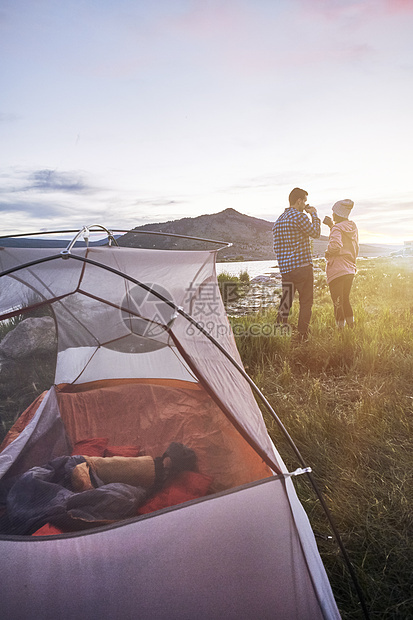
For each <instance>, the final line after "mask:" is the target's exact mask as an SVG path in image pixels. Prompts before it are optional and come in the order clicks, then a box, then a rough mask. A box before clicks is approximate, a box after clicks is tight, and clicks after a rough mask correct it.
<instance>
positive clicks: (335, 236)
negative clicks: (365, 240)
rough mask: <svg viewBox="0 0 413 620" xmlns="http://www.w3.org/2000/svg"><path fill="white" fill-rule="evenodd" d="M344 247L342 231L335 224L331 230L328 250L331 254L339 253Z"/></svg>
mask: <svg viewBox="0 0 413 620" xmlns="http://www.w3.org/2000/svg"><path fill="white" fill-rule="evenodd" d="M342 247H343V241H342V239H341V231H340V229H339V228H338V227H337V226H333V228H332V229H331V232H330V238H329V241H328V246H327V252H328V253H329V255H333V254H338V253H339V252H340V250H341V248H342Z"/></svg>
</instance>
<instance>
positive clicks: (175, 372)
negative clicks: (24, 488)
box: [0, 240, 340, 620]
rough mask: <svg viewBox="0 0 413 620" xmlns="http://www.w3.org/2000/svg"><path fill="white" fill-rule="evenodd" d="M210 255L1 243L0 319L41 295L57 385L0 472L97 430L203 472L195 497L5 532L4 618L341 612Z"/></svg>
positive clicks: (12, 472) (62, 451) (0, 605)
mask: <svg viewBox="0 0 413 620" xmlns="http://www.w3.org/2000/svg"><path fill="white" fill-rule="evenodd" d="M0 245H1V240H0ZM216 252H217V250H207V251H181V250H175V251H168V250H154V249H151V250H145V249H138V248H124V247H118V246H116V245H115V246H113V245H108V246H99V247H97V246H89V247H82V248H76V247H75V246H73V244H71V245H70V246H69V249H68V250H65V251H63V252H56V249H53V248H14V247H5V248H1V249H0V277H1V280H0V281H1V288H0V320H4V319H5V318H8V317H10V316H13V315H15V314H17V313H21V312H24V311H26V310H27V309H29V308H33V307H37V306H39V305H43V304H51V306H52V308H53V312H54V316H55V321H56V329H57V340H58V354H57V365H56V375H55V383H54V386H53V387H52V388H51V389H50V390H49V391H48V392H47V393H46V394H44V395H42V397H41V398H39V399H38V401H37V402H36V403H34V404H33V406H32V407H31V408H30V412H29V414H27V416H26V417H27V422H28V423H27V425H26V426H25V427H24V428H23V429H22V430H21V432H20V433H19V434H17V436H16V437H15V438H14V440H13V441H11V442H10V443H8V444H7V445H6V447H4V449H3V450H2V452H1V453H0V476H1V478H2V479H3V481H6V480H8V479H12V478H14V477H16V476H18V475H20V474H22V473H24V472H25V471H27V470H28V469H30V468H33V467H36V466H42V465H43V464H44V463H45V462H46V461H49V460H50V459H53V458H56V457H60V456H63V455H66V454H70V451H71V449H72V447H73V445H74V444H76V443H77V442H79V441H82V440H86V439H88V438H90V437H100V436H105V437H108V438H109V440H110V442H111V443H112V444H114V445H126V444H129V443H131V442H135V443H139V445H143V446H144V449H145V452H146V454H149V455H151V456H156V455H158V454H161V453H162V452H163V451H164V450H165V449H166V447H167V446H168V444H169V443H170V442H171V441H179V442H182V443H183V444H185V445H187V446H189V447H190V448H192V449H193V450H194V451H195V453H196V454H197V457H198V467H199V471H200V472H202V473H203V474H205V475H207V476H209V477H210V478H211V480H212V484H211V489H210V491H211V492H210V493H209V494H208V495H206V496H205V497H202V498H199V499H196V500H193V501H191V502H186V503H183V504H179V505H175V506H173V507H170V508H165V509H163V510H160V511H156V512H153V513H151V514H149V515H140V516H136V517H133V518H128V519H125V520H120V521H118V522H115V523H111V524H109V525H105V526H100V527H94V528H91V529H88V530H82V531H78V532H71V533H65V534H60V535H57V536H45V537H31V536H20V535H17V536H16V535H2V536H1V537H0V553H1V556H0V557H1V560H0V562H1V572H2V583H3V589H2V590H3V594H2V598H1V602H0V612H2V616H3V617H19V618H26V617H27V618H28V617H33V616H34V615H36V616H38V617H40V618H55V617H58V616H60V617H61V618H73V617H76V615H77V614H82V615H86V617H88V618H99V619H101V618H116V617H119V618H120V617H126V618H127V617H134V616H135V615H136V614H138V613H139V614H142V615H143V616H144V617H147V618H164V617H165V618H166V617H168V618H171V617H172V618H190V617H197V618H237V619H239V618H248V619H249V618H251V617H256V618H265V617H279V618H294V619H304V618H308V619H309V620H310V619H311V620H314V619H316V618H339V617H340V616H339V613H338V610H337V607H336V604H335V601H334V598H333V595H332V592H331V588H330V585H329V583H328V579H327V576H326V574H325V570H324V567H323V565H322V562H321V559H320V557H319V554H318V551H317V547H316V543H315V540H314V536H313V533H312V531H311V527H310V525H309V522H308V519H307V517H306V515H305V513H304V510H303V508H302V506H301V504H300V503H299V501H298V499H297V496H296V493H295V490H294V487H293V485H292V483H291V479H290V475H289V474H288V471H287V469H286V467H285V465H284V463H283V462H282V459H281V457H280V456H279V454H278V452H277V450H276V448H275V447H274V445H273V443H272V441H271V440H270V438H269V436H268V433H267V431H266V427H265V424H264V421H263V418H262V414H261V412H260V409H259V407H258V406H257V403H256V401H255V398H254V395H253V392H252V390H251V387H250V384H249V383H248V381H247V380H246V378H245V376H243V374H242V373H240V372H238V370H237V366H240V367H242V362H241V360H240V358H239V354H238V351H237V349H236V345H235V341H234V338H233V335H232V331H231V329H230V325H229V322H228V319H227V317H226V314H225V309H224V307H223V304H222V301H221V297H220V294H219V289H218V285H217V279H216V273H215V259H216ZM199 327H201V329H200V328H199ZM208 336H210V337H208ZM230 359H233V360H234V362H235V363H234V364H233V363H231V362H230ZM15 435H16V433H15ZM15 435H13V437H14V436H15Z"/></svg>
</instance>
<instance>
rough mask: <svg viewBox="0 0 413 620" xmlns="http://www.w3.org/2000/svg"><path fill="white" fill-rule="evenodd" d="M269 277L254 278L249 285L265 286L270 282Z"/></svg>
mask: <svg viewBox="0 0 413 620" xmlns="http://www.w3.org/2000/svg"><path fill="white" fill-rule="evenodd" d="M271 279H272V278H271V276H256V277H255V278H253V279H252V280H251V282H250V284H264V283H265V284H267V283H270V282H271Z"/></svg>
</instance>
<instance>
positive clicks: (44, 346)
mask: <svg viewBox="0 0 413 620" xmlns="http://www.w3.org/2000/svg"><path fill="white" fill-rule="evenodd" d="M55 350H56V328H55V322H54V320H53V319H52V317H51V316H43V317H40V318H28V319H25V320H24V321H22V322H21V323H19V324H18V325H17V327H15V328H14V329H13V330H12V331H11V332H9V333H8V334H6V336H5V337H4V338H3V340H2V341H1V342H0V357H3V358H8V359H13V360H18V359H22V358H25V357H29V356H30V355H32V354H34V353H35V354H37V355H44V354H47V353H53V352H54V351H55Z"/></svg>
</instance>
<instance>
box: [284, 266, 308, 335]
mask: <svg viewBox="0 0 413 620" xmlns="http://www.w3.org/2000/svg"><path fill="white" fill-rule="evenodd" d="M313 283H314V276H313V267H312V265H306V266H305V267H297V269H293V270H292V271H289V272H288V273H284V274H282V295H281V301H280V306H279V309H278V322H280V323H287V321H288V315H289V314H290V310H291V306H292V304H293V301H294V295H295V291H298V296H299V303H300V312H299V315H298V331H299V333H300V334H302V335H303V336H306V335H307V333H308V328H309V325H310V319H311V309H312V307H313Z"/></svg>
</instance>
